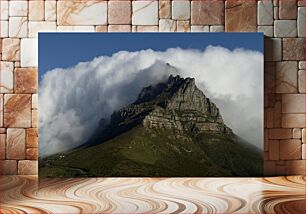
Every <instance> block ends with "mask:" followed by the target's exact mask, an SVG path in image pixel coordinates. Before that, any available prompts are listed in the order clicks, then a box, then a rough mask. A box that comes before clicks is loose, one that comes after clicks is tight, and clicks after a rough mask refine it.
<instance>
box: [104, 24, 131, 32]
mask: <svg viewBox="0 0 306 214" xmlns="http://www.w3.org/2000/svg"><path fill="white" fill-rule="evenodd" d="M108 32H131V25H108Z"/></svg>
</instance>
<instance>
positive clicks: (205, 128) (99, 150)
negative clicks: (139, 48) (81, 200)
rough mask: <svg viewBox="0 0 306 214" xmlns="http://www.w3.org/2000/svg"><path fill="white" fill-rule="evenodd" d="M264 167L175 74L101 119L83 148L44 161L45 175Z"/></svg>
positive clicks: (221, 172) (248, 172) (236, 172)
mask: <svg viewBox="0 0 306 214" xmlns="http://www.w3.org/2000/svg"><path fill="white" fill-rule="evenodd" d="M262 163H263V162H262V154H261V152H260V151H258V149H256V148H255V147H254V146H252V145H251V144H249V143H247V142H245V141H244V140H242V139H240V138H239V137H238V136H236V135H235V134H234V133H233V131H232V130H231V129H230V128H229V127H228V126H226V125H225V123H224V122H223V119H222V116H221V114H220V111H219V109H218V108H217V106H216V105H215V104H214V103H213V102H211V100H210V99H209V98H207V97H206V96H205V95H204V93H203V92H202V91H201V90H200V89H198V88H197V86H196V84H195V79H193V78H181V77H180V76H172V75H171V76H169V78H168V79H167V81H165V82H162V83H159V84H157V85H152V86H148V87H145V88H143V89H142V90H141V92H140V93H139V95H138V98H137V99H136V101H135V102H134V103H132V104H130V105H128V106H126V107H124V108H122V109H120V110H119V111H115V112H114V113H113V114H112V115H111V117H110V119H109V120H106V119H101V121H100V124H99V127H97V129H96V130H95V132H94V134H93V135H92V137H91V138H90V139H89V140H88V142H86V143H85V144H84V145H82V146H81V147H79V148H76V149H75V150H72V151H70V152H67V153H63V154H57V155H53V156H51V157H47V158H45V159H43V160H41V161H40V175H41V176H260V175H262Z"/></svg>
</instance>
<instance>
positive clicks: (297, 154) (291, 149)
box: [279, 139, 302, 160]
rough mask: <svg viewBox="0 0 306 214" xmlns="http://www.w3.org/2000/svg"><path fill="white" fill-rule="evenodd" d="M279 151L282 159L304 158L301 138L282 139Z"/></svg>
mask: <svg viewBox="0 0 306 214" xmlns="http://www.w3.org/2000/svg"><path fill="white" fill-rule="evenodd" d="M279 153H280V159H281V160H299V159H301V158H302V142H301V140H295V139H291V140H280V142H279Z"/></svg>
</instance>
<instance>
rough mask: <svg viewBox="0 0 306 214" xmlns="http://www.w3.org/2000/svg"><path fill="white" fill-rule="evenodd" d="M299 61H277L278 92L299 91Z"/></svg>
mask: <svg viewBox="0 0 306 214" xmlns="http://www.w3.org/2000/svg"><path fill="white" fill-rule="evenodd" d="M297 74H298V70H297V62H294V61H288V62H277V63H276V93H297Z"/></svg>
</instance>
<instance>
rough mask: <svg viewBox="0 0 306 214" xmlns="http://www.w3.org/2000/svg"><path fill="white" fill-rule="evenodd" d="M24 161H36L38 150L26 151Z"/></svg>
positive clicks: (30, 149)
mask: <svg viewBox="0 0 306 214" xmlns="http://www.w3.org/2000/svg"><path fill="white" fill-rule="evenodd" d="M26 159H27V160H37V159H38V149H37V148H29V149H26Z"/></svg>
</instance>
